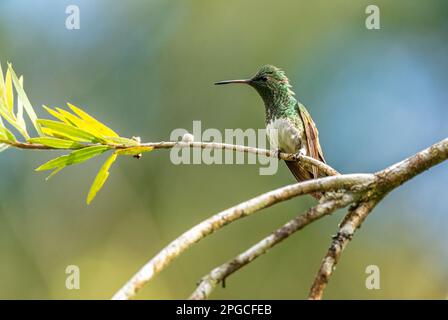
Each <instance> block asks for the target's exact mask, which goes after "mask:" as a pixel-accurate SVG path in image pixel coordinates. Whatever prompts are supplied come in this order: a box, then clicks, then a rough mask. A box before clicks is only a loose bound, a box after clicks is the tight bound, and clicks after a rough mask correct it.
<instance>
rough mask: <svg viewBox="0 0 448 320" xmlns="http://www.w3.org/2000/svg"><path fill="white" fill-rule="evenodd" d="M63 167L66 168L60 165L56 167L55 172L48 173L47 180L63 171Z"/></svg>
mask: <svg viewBox="0 0 448 320" xmlns="http://www.w3.org/2000/svg"><path fill="white" fill-rule="evenodd" d="M62 169H64V167H59V168H56V169H54V170H53V172H52V173H50V174H49V175H48V177H46V178H45V181H48V180H50V179H51V178H52V177H53V176H54V175H55V174H56V173H58V172H59V171H61V170H62Z"/></svg>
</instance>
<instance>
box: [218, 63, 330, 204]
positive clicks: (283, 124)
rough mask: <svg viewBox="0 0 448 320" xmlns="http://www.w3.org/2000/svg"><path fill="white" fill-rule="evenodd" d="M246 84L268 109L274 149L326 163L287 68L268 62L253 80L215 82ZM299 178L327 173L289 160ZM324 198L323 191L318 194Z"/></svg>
mask: <svg viewBox="0 0 448 320" xmlns="http://www.w3.org/2000/svg"><path fill="white" fill-rule="evenodd" d="M230 83H243V84H248V85H250V86H251V87H253V88H254V89H255V90H257V92H258V94H259V95H260V96H261V98H262V99H263V102H264V106H265V112H266V131H267V135H268V138H269V142H270V144H271V146H272V147H273V148H276V149H277V150H278V151H281V152H286V153H299V154H302V155H306V156H309V157H312V158H315V159H317V160H319V161H322V162H324V163H325V159H324V155H323V152H322V148H321V147H320V144H319V135H318V131H317V128H316V125H315V124H314V121H313V119H312V118H311V116H310V114H309V113H308V111H307V110H306V108H305V106H304V105H303V104H301V103H300V102H299V101H298V100H297V99H296V98H295V94H294V92H293V91H292V90H291V85H290V84H289V79H288V78H287V77H286V74H285V72H284V71H283V70H281V69H279V68H277V67H275V66H272V65H265V66H263V67H261V68H260V70H258V72H257V73H256V74H255V75H254V76H253V77H252V78H250V79H242V80H227V81H219V82H216V83H215V84H217V85H221V84H230ZM286 164H287V165H288V168H289V169H290V170H291V172H292V174H293V175H294V177H295V178H296V179H297V181H305V180H309V179H314V178H318V177H323V176H326V174H325V173H323V172H319V170H318V168H317V167H312V168H310V167H309V166H306V165H304V164H303V163H301V162H300V161H286ZM314 197H315V198H320V197H321V195H320V194H314Z"/></svg>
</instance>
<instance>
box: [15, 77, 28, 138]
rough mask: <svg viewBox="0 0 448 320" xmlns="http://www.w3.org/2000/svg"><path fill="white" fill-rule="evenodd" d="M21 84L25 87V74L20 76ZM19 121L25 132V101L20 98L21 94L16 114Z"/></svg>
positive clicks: (18, 98) (18, 97)
mask: <svg viewBox="0 0 448 320" xmlns="http://www.w3.org/2000/svg"><path fill="white" fill-rule="evenodd" d="M19 82H20V85H21V86H22V88H23V76H20V78H19ZM16 119H17V123H18V125H19V126H20V127H21V128H22V129H23V131H24V132H26V123H25V119H24V118H23V102H22V99H20V96H17V115H16Z"/></svg>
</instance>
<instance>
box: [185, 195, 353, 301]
mask: <svg viewBox="0 0 448 320" xmlns="http://www.w3.org/2000/svg"><path fill="white" fill-rule="evenodd" d="M355 199H356V197H355V196H354V195H353V194H351V193H348V194H342V195H339V197H338V198H337V199H331V200H325V199H323V202H322V203H319V204H318V205H316V206H314V207H312V208H310V209H308V210H307V211H306V212H305V213H304V214H302V215H299V216H297V217H296V218H294V219H292V220H291V221H289V222H288V223H286V224H285V225H283V226H282V227H281V228H279V229H277V230H275V231H274V232H272V233H271V234H270V235H269V236H267V237H266V238H264V239H263V240H261V241H260V242H258V243H256V244H255V245H253V246H252V247H250V248H249V249H247V250H246V251H244V252H243V253H241V254H239V255H238V256H236V257H235V258H233V259H232V260H230V261H228V262H226V263H224V264H222V265H220V266H218V267H216V268H215V269H213V270H212V271H211V272H210V273H209V274H207V275H206V276H204V277H203V278H202V279H201V281H200V283H199V285H198V287H197V288H196V290H195V291H194V292H193V293H192V294H191V296H190V298H189V299H192V300H202V299H206V298H207V297H208V296H209V295H210V294H211V293H212V291H213V290H214V289H215V287H216V286H217V285H218V284H219V283H221V282H223V281H225V279H226V278H228V277H229V276H230V275H231V274H233V273H234V272H236V271H238V270H239V269H241V268H242V267H244V266H246V265H247V264H249V263H250V262H252V261H253V260H255V259H256V258H258V257H259V256H261V255H263V254H264V253H266V252H267V251H268V250H269V249H271V248H272V247H274V246H275V245H277V244H279V243H280V242H282V241H283V240H285V239H286V238H288V237H289V236H290V235H292V234H293V233H295V232H297V231H299V230H301V229H303V228H304V227H306V226H307V225H309V224H311V223H312V222H314V221H316V220H318V219H320V218H322V217H324V216H326V215H330V214H332V213H333V212H334V211H335V210H337V209H339V208H343V207H345V206H347V205H349V204H350V203H352V202H353V201H355Z"/></svg>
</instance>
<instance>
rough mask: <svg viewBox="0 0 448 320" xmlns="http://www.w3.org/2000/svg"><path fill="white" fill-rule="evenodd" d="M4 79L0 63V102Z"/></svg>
mask: <svg viewBox="0 0 448 320" xmlns="http://www.w3.org/2000/svg"><path fill="white" fill-rule="evenodd" d="M4 88H5V79H4V78H3V69H2V64H1V63H0V102H1V100H2V97H3V91H4V90H5V89H4Z"/></svg>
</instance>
